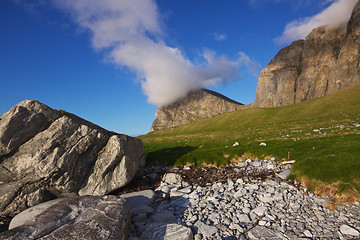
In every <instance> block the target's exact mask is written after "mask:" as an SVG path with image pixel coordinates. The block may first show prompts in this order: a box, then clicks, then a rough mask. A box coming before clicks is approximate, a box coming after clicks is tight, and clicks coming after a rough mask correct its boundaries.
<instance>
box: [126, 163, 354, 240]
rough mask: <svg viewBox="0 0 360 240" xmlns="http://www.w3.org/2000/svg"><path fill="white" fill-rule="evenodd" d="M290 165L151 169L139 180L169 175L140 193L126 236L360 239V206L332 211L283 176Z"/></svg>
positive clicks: (243, 164) (134, 237)
mask: <svg viewBox="0 0 360 240" xmlns="http://www.w3.org/2000/svg"><path fill="white" fill-rule="evenodd" d="M289 168H290V166H289V165H279V164H277V163H276V162H274V161H272V160H269V161H260V160H247V161H246V162H244V163H239V164H236V165H231V166H227V167H221V168H215V167H200V168H190V167H185V168H184V169H172V170H170V171H169V169H166V168H160V167H156V168H152V169H151V172H150V170H148V171H149V172H148V173H147V174H146V173H143V175H142V177H141V178H142V179H143V182H149V180H151V179H153V180H154V182H156V181H155V180H156V179H159V178H160V177H161V176H162V175H161V174H162V173H164V172H165V171H167V173H166V174H165V175H164V177H163V178H162V181H161V183H160V184H157V185H156V186H155V185H152V186H153V187H156V189H155V191H152V190H147V191H143V192H139V194H140V196H142V197H145V198H149V199H150V200H149V201H148V202H147V203H146V206H143V205H142V204H140V205H139V204H136V206H132V208H133V209H132V210H133V216H132V233H131V236H130V238H129V239H130V240H136V239H156V238H159V237H160V238H168V239H359V237H360V204H359V203H358V202H356V203H355V204H354V205H349V206H339V207H338V208H337V210H335V211H330V210H329V209H328V208H327V207H326V205H327V200H326V199H323V198H321V197H319V196H316V195H314V194H312V193H310V192H308V191H307V189H306V188H303V187H302V186H300V185H297V184H295V183H294V182H291V181H287V180H286V179H285V177H286V175H287V174H288V173H289ZM145 171H146V170H145ZM136 181H138V182H139V183H140V182H141V181H140V179H139V178H138V179H137V180H135V182H136ZM145 185H147V184H144V186H145ZM148 185H151V184H148ZM148 185H147V186H146V187H149V186H148ZM133 187H134V186H133ZM137 190H141V188H140V187H139V188H138V189H137ZM142 194H144V195H142ZM174 237H176V238H174Z"/></svg>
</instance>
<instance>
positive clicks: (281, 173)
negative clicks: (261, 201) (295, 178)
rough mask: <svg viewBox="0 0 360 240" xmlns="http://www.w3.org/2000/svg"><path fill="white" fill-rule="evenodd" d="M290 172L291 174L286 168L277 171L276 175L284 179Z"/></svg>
mask: <svg viewBox="0 0 360 240" xmlns="http://www.w3.org/2000/svg"><path fill="white" fill-rule="evenodd" d="M290 174H291V171H290V169H286V170H284V171H282V172H280V173H277V174H276V176H278V177H279V178H281V179H282V180H285V179H286V178H287V177H288V176H289V175H290Z"/></svg>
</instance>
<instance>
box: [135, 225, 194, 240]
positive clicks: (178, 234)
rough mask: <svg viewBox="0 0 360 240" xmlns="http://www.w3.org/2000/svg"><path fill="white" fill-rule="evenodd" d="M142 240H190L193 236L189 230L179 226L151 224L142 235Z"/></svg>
mask: <svg viewBox="0 0 360 240" xmlns="http://www.w3.org/2000/svg"><path fill="white" fill-rule="evenodd" d="M141 239H142V240H159V239H162V240H192V239H193V234H192V231H191V229H190V228H188V227H184V226H182V225H179V224H174V223H173V224H164V223H151V224H149V225H148V226H147V227H146V228H145V230H144V232H143V234H142V235H141Z"/></svg>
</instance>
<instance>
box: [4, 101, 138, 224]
mask: <svg viewBox="0 0 360 240" xmlns="http://www.w3.org/2000/svg"><path fill="white" fill-rule="evenodd" d="M144 165H145V152H144V148H143V145H142V142H141V140H139V139H135V138H132V137H129V136H126V135H120V134H116V133H112V132H109V131H107V130H105V129H103V128H101V127H99V126H97V125H95V124H92V123H90V122H88V121H86V120H84V119H81V118H79V117H77V116H75V115H73V114H70V113H67V112H64V111H56V110H53V109H51V108H49V107H48V106H46V105H44V104H42V103H40V102H38V101H35V100H26V101H23V102H21V103H19V104H18V105H16V106H15V107H13V108H11V109H10V110H9V111H8V112H6V113H4V114H3V115H1V116H0V217H7V216H14V215H16V214H17V213H19V212H20V211H23V210H25V209H27V208H29V207H32V206H35V205H37V204H39V203H41V202H44V201H47V200H51V199H54V198H59V197H66V196H77V195H104V194H107V193H109V192H111V191H114V190H116V189H118V188H120V187H122V186H124V185H126V184H127V183H129V182H130V181H131V180H132V179H133V177H134V176H135V173H136V172H137V171H138V170H139V169H141V168H143V166H144Z"/></svg>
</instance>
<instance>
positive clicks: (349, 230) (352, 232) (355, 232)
mask: <svg viewBox="0 0 360 240" xmlns="http://www.w3.org/2000/svg"><path fill="white" fill-rule="evenodd" d="M340 232H341V233H342V234H344V235H349V236H353V237H359V236H360V233H359V231H358V230H356V229H354V228H352V227H350V226H348V225H346V224H343V225H341V226H340Z"/></svg>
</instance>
